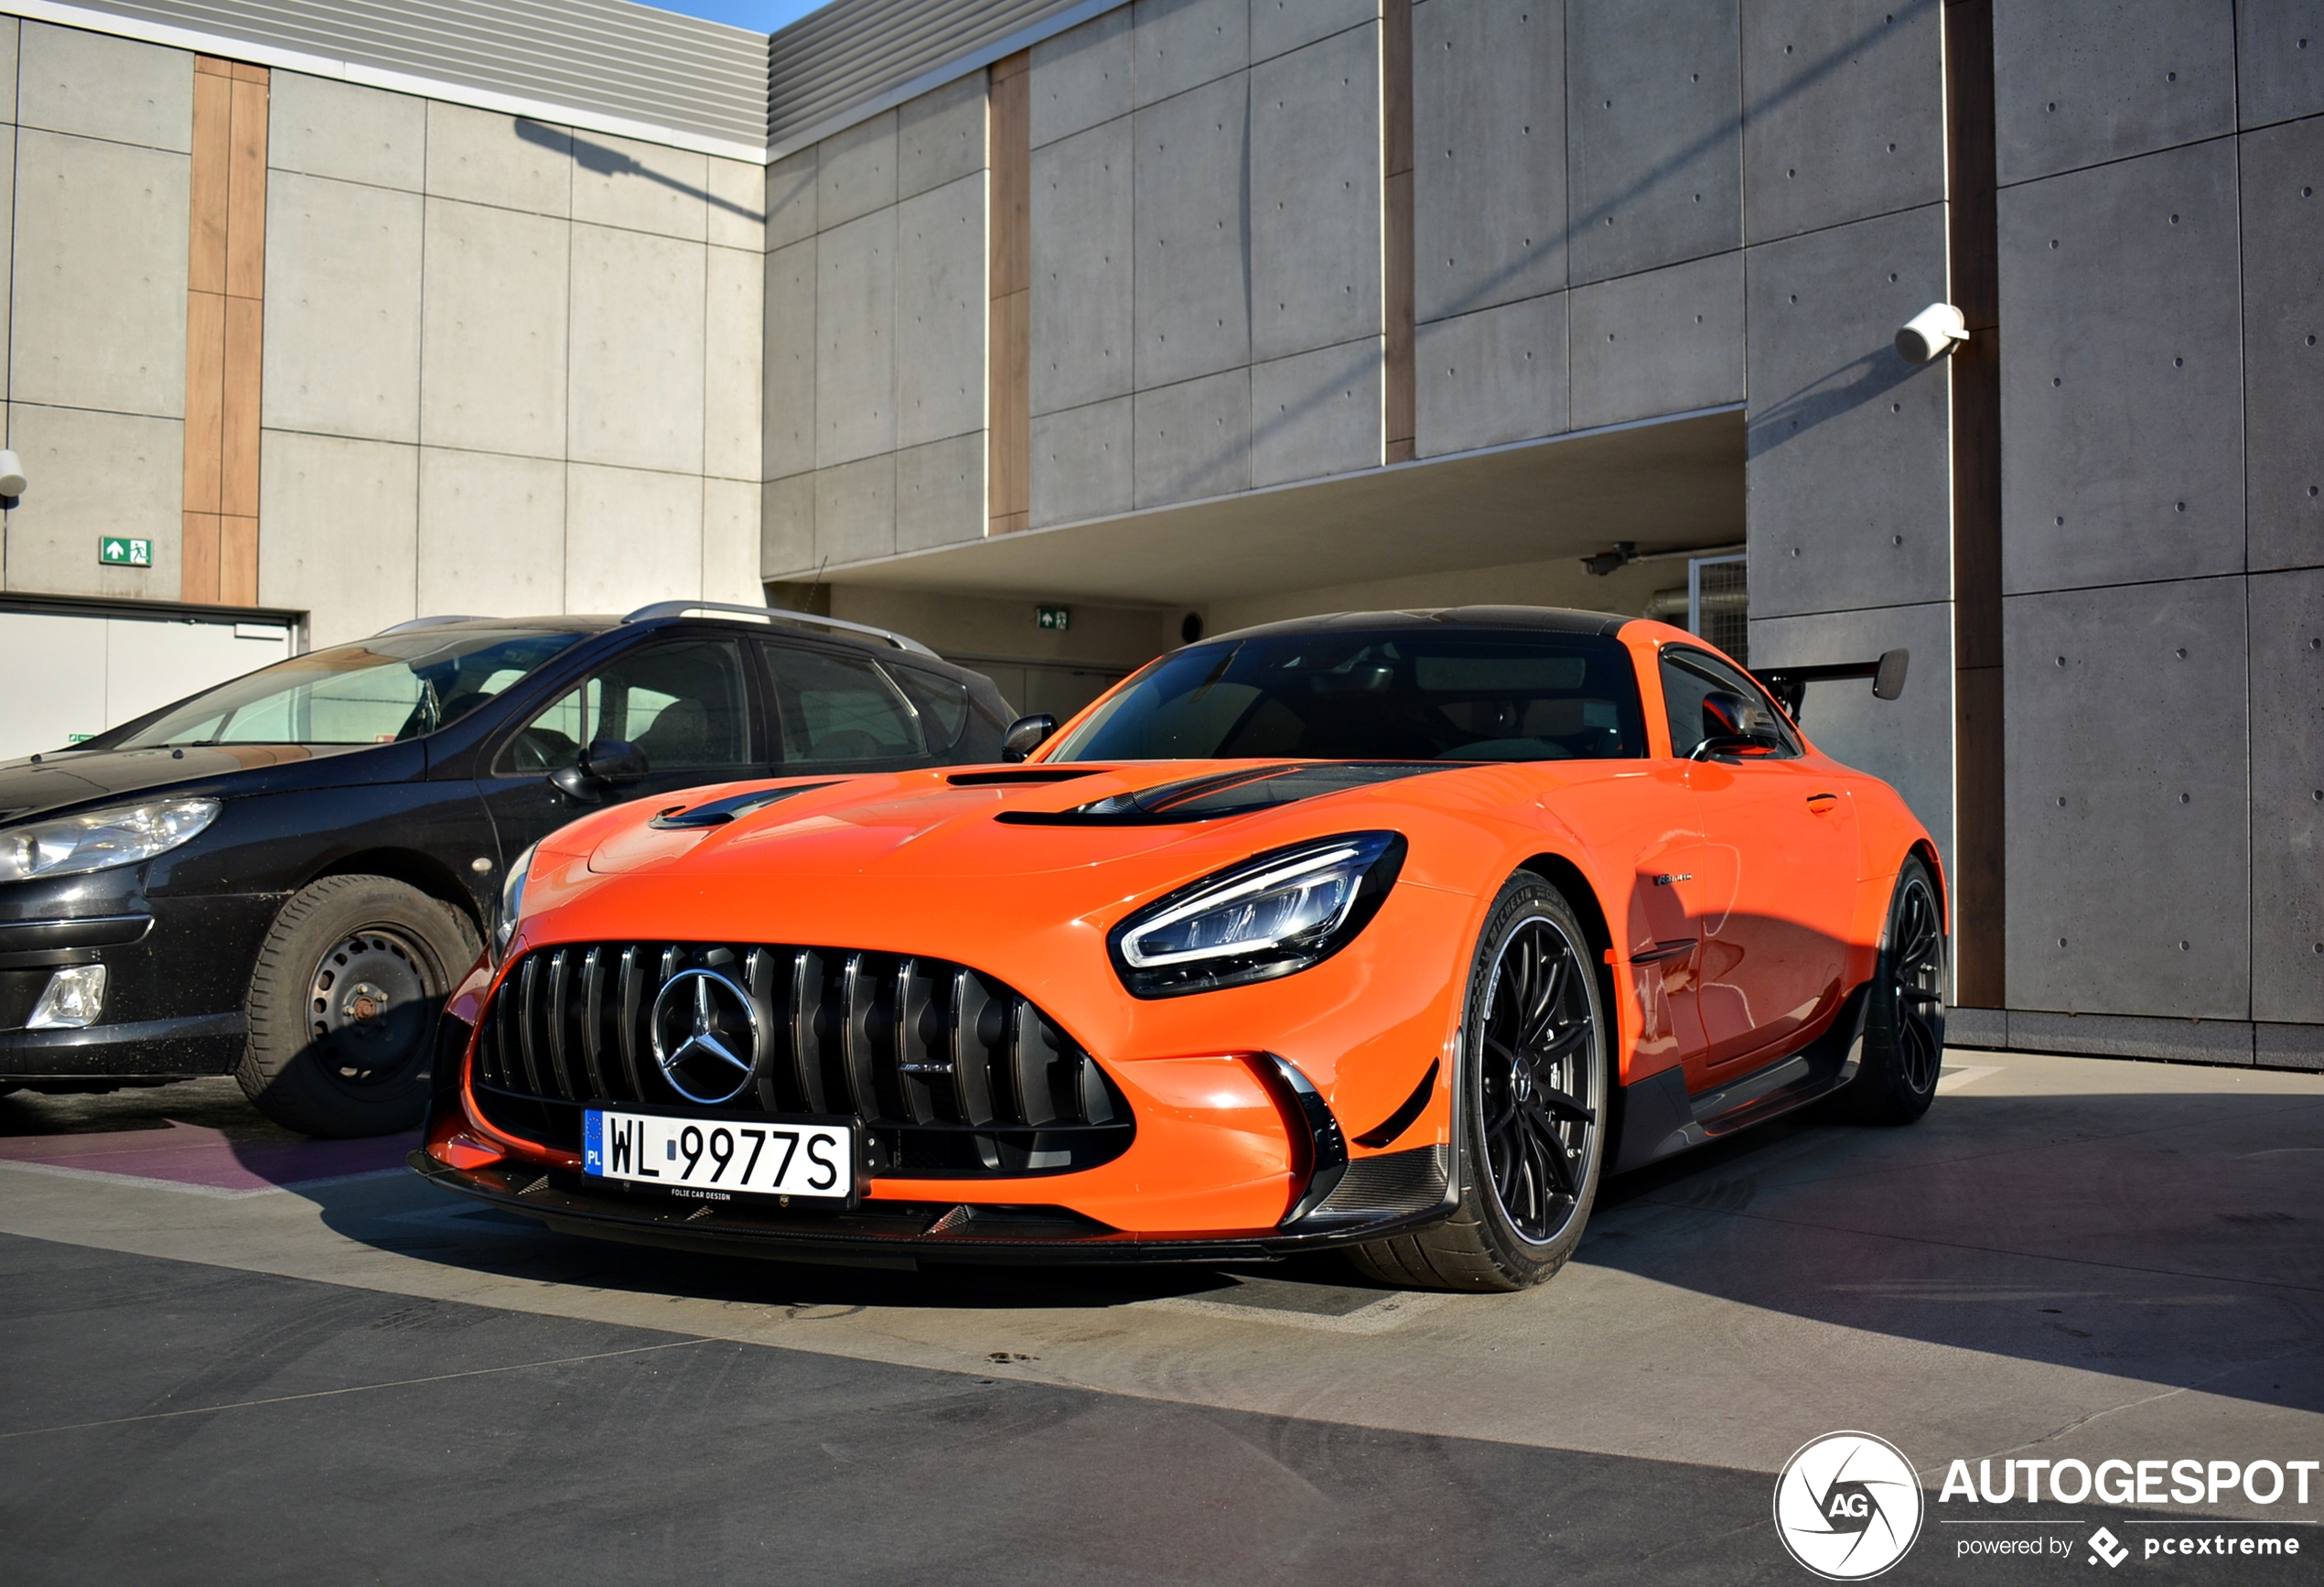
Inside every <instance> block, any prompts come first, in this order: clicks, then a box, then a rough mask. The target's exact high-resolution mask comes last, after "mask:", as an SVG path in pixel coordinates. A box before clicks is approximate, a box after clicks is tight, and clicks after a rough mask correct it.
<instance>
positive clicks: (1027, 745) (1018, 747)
mask: <svg viewBox="0 0 2324 1587" xmlns="http://www.w3.org/2000/svg"><path fill="white" fill-rule="evenodd" d="M1056 731H1057V718H1055V717H1052V716H1050V715H1049V713H1048V712H1046V711H1044V712H1042V713H1041V714H1040V715H1039V716H1038V717H1019V718H1017V720H1015V721H1014V722H1011V723H1010V724H1009V725H1008V732H1007V733H1006V735H1005V736H1004V737H1003V738H1002V740H1001V759H1002V760H1004V761H1022V760H1023V759H1025V757H1026V756H1028V755H1029V754H1031V753H1032V752H1033V751H1034V750H1038V749H1039V748H1040V747H1041V746H1042V745H1043V744H1046V743H1048V742H1049V735H1050V734H1051V733H1054V732H1056Z"/></svg>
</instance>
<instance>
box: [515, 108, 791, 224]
mask: <svg viewBox="0 0 2324 1587" xmlns="http://www.w3.org/2000/svg"><path fill="white" fill-rule="evenodd" d="M516 135H517V138H518V140H519V141H520V142H522V143H528V144H532V145H533V146H535V147H538V148H544V149H552V150H554V151H555V152H556V153H558V154H560V155H563V154H570V155H571V156H572V157H573V159H574V162H575V163H576V164H577V165H578V166H579V167H581V168H582V169H583V170H585V171H589V172H592V173H594V174H596V175H597V176H600V177H642V178H645V179H646V180H647V181H649V182H658V183H660V184H661V185H662V187H665V188H673V189H676V190H677V191H679V192H681V193H683V194H685V195H686V196H687V197H689V198H694V199H700V200H702V201H703V202H705V203H706V204H709V205H711V206H713V207H714V208H715V209H720V210H724V211H726V212H727V213H728V214H730V215H739V216H741V217H742V218H743V219H744V220H746V221H750V222H751V223H752V224H754V225H757V224H760V223H763V222H764V221H766V219H767V217H766V215H765V214H764V213H763V212H761V211H758V210H754V209H751V208H750V207H749V206H748V205H747V204H737V203H736V202H735V201H734V200H731V199H722V198H720V197H719V196H718V195H717V194H715V193H714V192H711V191H710V190H709V189H705V188H697V187H695V186H694V184H693V183H692V182H682V181H680V180H678V178H675V177H666V176H663V175H662V173H661V172H660V171H657V170H653V169H651V168H649V167H647V166H645V165H644V164H642V163H641V162H640V161H639V160H637V159H635V158H633V157H630V156H629V155H625V154H623V153H622V152H621V151H620V150H619V149H617V148H613V147H611V146H608V145H606V144H600V143H592V142H590V141H589V140H588V139H587V138H585V137H583V136H582V135H580V134H578V133H571V132H566V131H565V130H564V129H563V128H561V127H553V126H547V125H544V124H542V123H540V122H537V121H526V120H525V119H524V118H523V117H522V116H519V117H518V118H517V123H516Z"/></svg>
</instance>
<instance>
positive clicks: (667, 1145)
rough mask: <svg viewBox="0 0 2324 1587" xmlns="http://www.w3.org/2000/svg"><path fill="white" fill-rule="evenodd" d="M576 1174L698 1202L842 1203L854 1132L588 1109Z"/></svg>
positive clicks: (822, 1124)
mask: <svg viewBox="0 0 2324 1587" xmlns="http://www.w3.org/2000/svg"><path fill="white" fill-rule="evenodd" d="M585 1117H586V1123H585V1125H584V1127H583V1130H582V1139H581V1171H583V1172H584V1173H586V1174H590V1175H593V1176H595V1177H597V1178H598V1179H610V1180H620V1181H622V1182H626V1183H629V1184H640V1185H654V1186H658V1187H660V1188H661V1189H662V1190H665V1191H668V1192H669V1193H671V1194H672V1195H676V1196H683V1197H686V1198H689V1199H694V1200H702V1201H724V1200H726V1198H727V1197H729V1196H737V1195H750V1196H807V1197H811V1198H812V1199H814V1200H817V1201H832V1202H845V1201H846V1200H847V1199H848V1197H849V1196H850V1195H852V1194H853V1193H855V1129H854V1128H853V1127H852V1126H850V1125H847V1124H842V1123H833V1122H830V1121H828V1120H820V1119H819V1120H804V1119H778V1118H765V1117H759V1118H750V1117H745V1118H705V1117H702V1116H701V1115H699V1114H672V1113H639V1112H633V1111H630V1110H629V1109H620V1108H610V1107H592V1108H590V1109H588V1110H587V1112H586V1116H585Z"/></svg>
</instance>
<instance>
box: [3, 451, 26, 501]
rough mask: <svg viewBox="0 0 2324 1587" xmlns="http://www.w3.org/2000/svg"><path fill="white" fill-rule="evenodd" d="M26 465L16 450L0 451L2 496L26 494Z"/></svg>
mask: <svg viewBox="0 0 2324 1587" xmlns="http://www.w3.org/2000/svg"><path fill="white" fill-rule="evenodd" d="M24 488H25V477H24V465H23V464H22V463H20V462H18V461H17V460H16V453H14V452H0V496H21V495H23V494H24Z"/></svg>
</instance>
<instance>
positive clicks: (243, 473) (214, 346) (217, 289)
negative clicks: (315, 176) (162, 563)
mask: <svg viewBox="0 0 2324 1587" xmlns="http://www.w3.org/2000/svg"><path fill="white" fill-rule="evenodd" d="M267 86H268V83H267V73H266V69H265V68H264V67H259V66H250V65H246V64H244V63H242V62H240V61H228V60H221V59H217V58H215V57H212V56H196V57H195V58H194V112H193V114H194V124H193V137H192V149H193V157H192V162H191V170H190V174H189V178H188V182H189V200H190V202H189V211H190V214H189V225H190V232H189V235H188V251H187V258H186V448H185V459H186V461H185V489H184V496H185V502H184V516H183V527H182V530H181V533H182V534H183V536H184V538H183V540H182V541H181V560H182V565H183V567H184V578H183V582H182V585H181V588H180V595H179V599H184V600H188V601H194V602H199V603H204V604H215V603H221V602H222V603H224V604H227V605H235V606H250V605H255V604H256V603H257V600H258V445H259V376H260V367H261V362H262V352H263V346H264V329H265V297H266V116H267Z"/></svg>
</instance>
